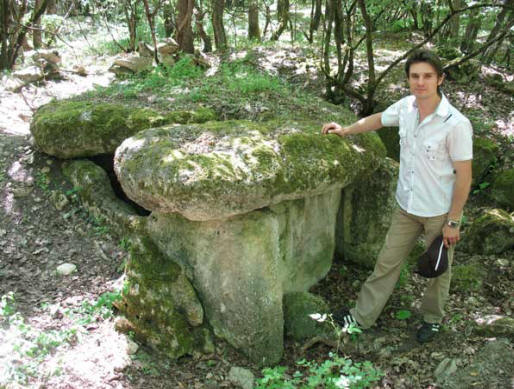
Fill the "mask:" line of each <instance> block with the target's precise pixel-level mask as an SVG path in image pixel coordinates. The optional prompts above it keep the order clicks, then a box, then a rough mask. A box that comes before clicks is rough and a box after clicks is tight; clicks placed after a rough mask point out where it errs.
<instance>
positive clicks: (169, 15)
mask: <svg viewBox="0 0 514 389" xmlns="http://www.w3.org/2000/svg"><path fill="white" fill-rule="evenodd" d="M162 14H163V18H164V35H165V36H166V38H169V37H170V36H171V35H172V34H173V33H174V32H175V28H176V25H175V20H174V17H173V5H172V4H171V2H168V1H167V2H165V3H164V5H163V8H162Z"/></svg>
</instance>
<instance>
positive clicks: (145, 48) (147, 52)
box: [137, 41, 154, 59]
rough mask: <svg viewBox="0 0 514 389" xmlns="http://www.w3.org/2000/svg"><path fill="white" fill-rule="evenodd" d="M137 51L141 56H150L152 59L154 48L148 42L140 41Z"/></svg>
mask: <svg viewBox="0 0 514 389" xmlns="http://www.w3.org/2000/svg"><path fill="white" fill-rule="evenodd" d="M137 51H138V53H139V55H140V56H141V57H150V58H152V59H153V56H154V49H153V48H152V47H151V46H150V45H149V44H148V43H146V42H143V41H140V42H139V44H138V47H137Z"/></svg>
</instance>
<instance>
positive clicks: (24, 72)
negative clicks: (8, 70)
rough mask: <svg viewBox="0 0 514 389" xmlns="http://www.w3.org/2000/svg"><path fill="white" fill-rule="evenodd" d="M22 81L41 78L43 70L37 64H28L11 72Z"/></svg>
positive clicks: (33, 80) (32, 80)
mask: <svg viewBox="0 0 514 389" xmlns="http://www.w3.org/2000/svg"><path fill="white" fill-rule="evenodd" d="M12 75H13V76H14V77H16V78H19V79H20V80H22V81H23V82H27V83H28V82H35V81H40V80H42V79H43V77H44V74H43V70H42V69H41V68H40V67H38V66H29V67H27V68H25V69H21V70H17V71H15V72H13V74H12Z"/></svg>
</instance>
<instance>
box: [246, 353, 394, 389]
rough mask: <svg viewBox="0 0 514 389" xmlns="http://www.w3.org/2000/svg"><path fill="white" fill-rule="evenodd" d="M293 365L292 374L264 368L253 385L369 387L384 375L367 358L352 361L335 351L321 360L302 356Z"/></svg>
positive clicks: (257, 386)
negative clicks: (297, 368)
mask: <svg viewBox="0 0 514 389" xmlns="http://www.w3.org/2000/svg"><path fill="white" fill-rule="evenodd" d="M296 364H297V366H298V367H299V370H297V371H295V372H294V373H293V374H292V376H289V375H288V374H287V368H285V367H283V366H276V367H273V368H265V369H263V370H262V374H263V377H262V378H260V379H258V380H257V385H256V388H257V389H264V388H266V389H270V388H273V389H275V388H276V389H278V388H305V389H307V388H327V389H332V388H352V389H353V388H356V389H357V388H369V387H370V386H371V385H372V384H373V383H374V382H377V381H379V380H380V377H382V376H383V375H384V374H383V373H382V372H381V371H380V370H379V369H377V368H375V367H374V366H373V364H372V363H371V362H369V361H365V362H353V361H352V360H351V359H349V358H345V357H341V356H339V355H337V354H334V353H329V354H328V358H327V359H326V360H325V361H323V362H321V363H318V362H315V361H307V360H305V359H301V360H299V361H298V362H297V363H296Z"/></svg>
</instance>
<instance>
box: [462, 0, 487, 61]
mask: <svg viewBox="0 0 514 389" xmlns="http://www.w3.org/2000/svg"><path fill="white" fill-rule="evenodd" d="M481 24H482V17H481V16H480V12H479V9H478V8H475V9H473V10H471V12H470V14H469V23H468V25H467V26H466V32H465V33H464V36H463V37H462V42H461V44H460V51H462V52H463V53H465V54H467V53H469V52H471V51H473V49H474V46H475V41H476V39H477V35H478V31H479V30H480V25H481Z"/></svg>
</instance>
